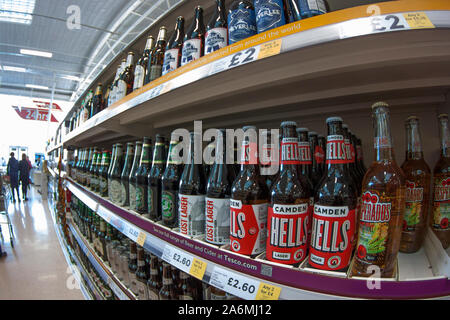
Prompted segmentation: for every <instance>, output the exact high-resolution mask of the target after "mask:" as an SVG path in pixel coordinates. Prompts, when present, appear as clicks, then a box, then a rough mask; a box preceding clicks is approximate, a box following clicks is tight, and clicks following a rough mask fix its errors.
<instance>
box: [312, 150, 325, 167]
mask: <svg viewBox="0 0 450 320" xmlns="http://www.w3.org/2000/svg"><path fill="white" fill-rule="evenodd" d="M314 158H315V159H316V162H317V163H318V164H322V163H323V162H324V161H325V151H324V150H323V149H322V147H321V146H316V148H315V150H314Z"/></svg>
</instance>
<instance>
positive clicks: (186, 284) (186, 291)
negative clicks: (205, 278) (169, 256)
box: [178, 271, 195, 300]
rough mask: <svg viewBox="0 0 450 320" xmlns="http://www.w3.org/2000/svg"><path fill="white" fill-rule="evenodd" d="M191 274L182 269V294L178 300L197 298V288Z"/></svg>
mask: <svg viewBox="0 0 450 320" xmlns="http://www.w3.org/2000/svg"><path fill="white" fill-rule="evenodd" d="M189 278H190V276H189V275H188V274H187V273H185V272H183V271H180V283H181V286H180V294H179V295H178V300H195V288H194V287H193V286H192V283H191V281H190V279H189Z"/></svg>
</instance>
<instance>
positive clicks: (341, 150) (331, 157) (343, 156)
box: [326, 135, 348, 164]
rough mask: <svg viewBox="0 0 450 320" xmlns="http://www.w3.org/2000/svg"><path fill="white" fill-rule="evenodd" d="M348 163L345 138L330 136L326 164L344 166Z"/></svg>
mask: <svg viewBox="0 0 450 320" xmlns="http://www.w3.org/2000/svg"><path fill="white" fill-rule="evenodd" d="M347 162H348V160H347V146H346V144H345V140H344V136H341V135H331V136H328V137H327V160H326V164H343V163H347Z"/></svg>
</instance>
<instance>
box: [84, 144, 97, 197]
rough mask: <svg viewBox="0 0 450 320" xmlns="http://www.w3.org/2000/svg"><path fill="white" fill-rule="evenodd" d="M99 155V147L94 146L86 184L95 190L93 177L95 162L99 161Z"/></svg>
mask: <svg viewBox="0 0 450 320" xmlns="http://www.w3.org/2000/svg"><path fill="white" fill-rule="evenodd" d="M97 157H98V148H97V147H94V149H93V150H92V161H91V162H90V163H89V168H88V170H87V172H86V177H87V179H86V186H87V187H88V188H89V189H90V190H92V191H93V188H94V184H95V181H94V183H93V181H92V180H93V177H94V168H95V163H96V162H97Z"/></svg>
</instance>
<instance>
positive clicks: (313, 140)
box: [308, 131, 323, 188]
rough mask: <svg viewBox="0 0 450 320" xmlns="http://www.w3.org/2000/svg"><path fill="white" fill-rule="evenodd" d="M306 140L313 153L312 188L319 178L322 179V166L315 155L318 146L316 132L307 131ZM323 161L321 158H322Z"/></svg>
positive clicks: (315, 185) (315, 186)
mask: <svg viewBox="0 0 450 320" xmlns="http://www.w3.org/2000/svg"><path fill="white" fill-rule="evenodd" d="M308 140H309V145H310V148H311V152H312V153H313V155H312V157H311V161H312V166H311V182H312V184H313V186H314V188H317V185H318V184H319V182H320V180H321V179H322V168H321V166H320V164H319V162H318V159H317V157H316V154H315V153H316V149H317V148H318V143H319V142H318V137H317V132H315V131H310V132H308ZM319 156H320V155H319ZM322 161H323V159H322Z"/></svg>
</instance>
